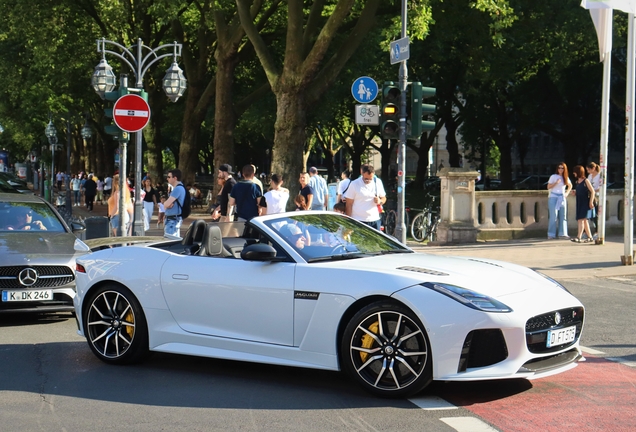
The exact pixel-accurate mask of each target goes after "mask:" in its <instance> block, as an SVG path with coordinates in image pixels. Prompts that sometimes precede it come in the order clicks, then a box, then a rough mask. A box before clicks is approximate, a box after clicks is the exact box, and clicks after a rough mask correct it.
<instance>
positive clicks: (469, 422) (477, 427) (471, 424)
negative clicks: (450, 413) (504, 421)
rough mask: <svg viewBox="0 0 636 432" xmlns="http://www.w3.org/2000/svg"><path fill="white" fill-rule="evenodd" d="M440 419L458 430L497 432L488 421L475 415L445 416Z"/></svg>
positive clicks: (463, 431) (464, 431) (459, 431)
mask: <svg viewBox="0 0 636 432" xmlns="http://www.w3.org/2000/svg"><path fill="white" fill-rule="evenodd" d="M440 420H441V421H443V422H444V423H446V424H447V425H449V426H450V427H452V428H453V429H455V430H456V431H458V432H498V431H497V429H495V428H493V427H492V426H489V425H488V423H485V422H483V421H481V420H479V419H478V418H475V417H447V418H441V419H440Z"/></svg>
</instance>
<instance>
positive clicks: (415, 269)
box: [397, 266, 448, 276]
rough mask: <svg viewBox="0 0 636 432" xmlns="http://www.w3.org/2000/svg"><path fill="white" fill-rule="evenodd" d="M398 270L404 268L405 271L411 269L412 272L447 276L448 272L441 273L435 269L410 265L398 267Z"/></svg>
mask: <svg viewBox="0 0 636 432" xmlns="http://www.w3.org/2000/svg"><path fill="white" fill-rule="evenodd" d="M397 269H398V270H406V271H412V272H416V273H425V274H430V275H433V276H448V273H443V272H439V271H436V270H429V269H425V268H421V267H410V266H404V267H398V268H397Z"/></svg>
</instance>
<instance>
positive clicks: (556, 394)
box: [0, 278, 636, 431]
mask: <svg viewBox="0 0 636 432" xmlns="http://www.w3.org/2000/svg"><path fill="white" fill-rule="evenodd" d="M565 286H566V287H567V288H568V289H569V290H570V291H571V292H572V293H573V294H574V295H576V296H577V297H579V298H580V299H581V300H582V302H583V303H584V304H585V305H586V314H587V321H586V327H585V330H584V334H583V338H582V345H584V346H585V347H586V348H585V349H586V350H587V352H591V351H594V354H592V355H589V356H587V357H588V361H587V362H584V363H581V364H580V365H579V366H578V367H577V368H575V369H574V370H572V371H569V372H566V373H564V374H560V375H557V376H554V377H548V378H544V379H541V380H537V381H525V380H507V381H489V382H480V383H433V385H431V386H430V387H429V388H428V389H427V390H426V391H425V392H424V393H423V394H421V395H419V396H418V397H417V398H413V399H411V400H386V399H378V398H375V397H372V396H369V395H367V394H366V393H365V392H364V391H362V390H360V389H359V388H358V387H357V386H356V385H355V384H354V383H352V382H351V381H349V380H348V379H347V378H346V377H345V376H344V375H343V374H340V373H334V372H325V371H316V370H310V369H298V368H288V367H278V366H268V365H257V364H250V363H242V362H231V361H223V360H216V359H205V358H195V357H186V356H177V355H168V354H155V355H154V356H152V357H151V358H150V359H149V360H148V361H147V362H145V363H143V364H142V365H137V366H126V367H121V366H109V365H106V364H104V363H102V362H100V361H99V360H97V358H96V357H95V356H94V355H93V354H92V353H91V352H90V350H89V348H88V345H87V344H86V342H85V341H84V340H83V339H81V338H80V337H79V336H77V334H76V332H75V331H76V326H75V320H74V319H73V318H71V317H70V315H59V316H55V315H53V316H40V317H34V316H27V315H10V316H0V365H2V366H1V367H0V425H1V426H0V430H6V431H42V430H46V431H58V430H59V431H97V430H99V431H103V430H108V429H117V430H122V429H125V430H134V431H163V430H170V431H173V430H188V431H216V430H223V431H238V430H240V431H271V430H276V431H341V430H342V431H358V430H360V431H362V430H364V431H385V430H387V431H388V430H392V431H394V430H400V431H424V430H426V431H492V430H502V431H504V430H505V431H507V430H519V431H526V430H527V431H534V430H541V429H543V430H554V429H555V428H556V427H557V426H558V427H559V428H561V426H567V428H568V429H571V430H617V431H620V430H630V427H631V426H633V424H634V423H635V420H636V367H634V366H635V365H636V344H635V342H634V339H633V329H634V328H636V316H635V314H634V313H633V305H634V304H636V278H587V279H583V280H570V281H567V282H566V283H565ZM608 359H609V360H608Z"/></svg>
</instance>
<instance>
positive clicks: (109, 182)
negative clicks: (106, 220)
mask: <svg viewBox="0 0 636 432" xmlns="http://www.w3.org/2000/svg"><path fill="white" fill-rule="evenodd" d="M112 187H113V178H112V177H111V176H109V175H107V176H106V178H104V200H106V201H108V198H110V191H111V190H112Z"/></svg>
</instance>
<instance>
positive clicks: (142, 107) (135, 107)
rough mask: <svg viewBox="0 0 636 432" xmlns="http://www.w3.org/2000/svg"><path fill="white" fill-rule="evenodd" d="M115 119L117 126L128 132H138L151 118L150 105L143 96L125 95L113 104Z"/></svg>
mask: <svg viewBox="0 0 636 432" xmlns="http://www.w3.org/2000/svg"><path fill="white" fill-rule="evenodd" d="M113 120H115V124H116V125H117V127H118V128H119V129H121V130H123V131H126V132H138V131H140V130H142V129H143V128H145V127H146V125H147V124H148V121H149V120H150V106H148V102H146V101H145V100H144V98H142V97H141V96H137V95H134V94H129V95H124V96H122V97H120V98H119V99H117V101H116V102H115V105H114V106H113Z"/></svg>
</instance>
